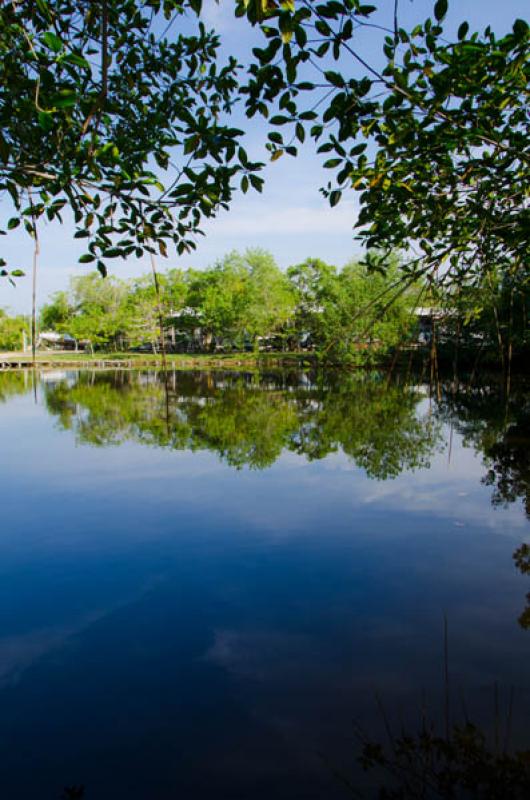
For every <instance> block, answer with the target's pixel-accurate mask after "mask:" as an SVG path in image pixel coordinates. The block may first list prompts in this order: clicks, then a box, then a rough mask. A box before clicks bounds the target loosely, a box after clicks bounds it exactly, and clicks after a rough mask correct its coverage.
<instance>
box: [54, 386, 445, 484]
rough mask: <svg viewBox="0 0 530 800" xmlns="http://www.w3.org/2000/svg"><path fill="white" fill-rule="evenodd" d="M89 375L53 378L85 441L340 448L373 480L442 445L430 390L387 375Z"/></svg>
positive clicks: (238, 461)
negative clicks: (427, 395)
mask: <svg viewBox="0 0 530 800" xmlns="http://www.w3.org/2000/svg"><path fill="white" fill-rule="evenodd" d="M168 393H169V397H168V401H169V402H168V404H167V405H166V391H165V385H164V381H163V378H162V376H161V375H159V374H156V373H152V374H146V373H144V374H135V373H127V372H121V373H115V374H111V373H99V374H97V373H95V374H91V375H89V374H81V375H80V376H79V377H77V378H75V379H74V380H62V381H59V382H57V383H55V384H54V383H51V382H47V383H46V384H45V385H44V398H45V402H46V406H47V408H48V410H49V411H50V413H52V414H53V415H54V416H56V417H57V420H58V423H59V425H60V426H61V427H62V428H63V429H65V430H73V431H74V432H75V435H76V438H77V441H78V442H80V443H83V444H92V445H97V446H105V445H117V444H120V443H123V442H125V441H135V442H141V443H143V444H146V445H151V446H161V447H168V448H173V449H179V450H183V449H188V450H202V449H206V450H210V451H213V452H215V453H217V455H218V456H219V457H220V458H221V459H222V460H223V461H224V462H226V463H227V464H229V465H230V466H231V467H236V468H238V469H239V468H241V467H244V466H247V467H250V468H251V469H264V468H266V467H270V466H271V465H272V464H274V462H275V461H276V460H277V459H278V457H279V456H280V454H281V453H282V452H283V451H284V450H287V451H291V452H294V453H297V454H299V455H303V456H305V457H306V458H307V459H309V460H314V459H323V458H325V457H326V456H328V455H329V454H330V453H335V452H337V451H339V450H341V451H342V452H343V453H345V454H346V455H347V456H349V457H350V458H352V459H353V460H354V461H355V463H356V464H357V465H358V466H360V467H362V468H363V469H364V470H365V471H366V473H367V475H369V476H370V477H373V478H378V479H386V478H391V477H395V476H396V475H399V473H400V472H402V471H403V470H408V469H415V468H419V467H426V466H428V465H429V458H430V456H432V454H433V453H434V452H435V451H436V448H437V446H438V445H439V444H440V423H439V422H438V420H437V419H436V417H435V416H434V415H432V414H431V413H430V411H429V410H425V411H424V412H423V413H419V414H418V412H417V406H418V403H419V401H420V400H421V399H422V397H424V392H423V391H422V390H421V389H418V388H417V387H411V386H402V385H396V384H391V385H389V384H388V382H387V381H386V380H385V379H384V377H383V376H380V375H366V374H359V375H357V376H347V377H344V376H341V377H340V378H339V377H338V376H334V377H333V378H330V377H328V378H327V379H326V381H323V380H321V381H318V380H316V379H311V378H310V377H308V376H307V375H296V374H294V375H281V374H279V375H268V376H264V375H233V374H229V373H227V374H219V373H217V374H212V373H210V374H201V373H177V372H174V373H172V374H171V375H170V376H169V381H168Z"/></svg>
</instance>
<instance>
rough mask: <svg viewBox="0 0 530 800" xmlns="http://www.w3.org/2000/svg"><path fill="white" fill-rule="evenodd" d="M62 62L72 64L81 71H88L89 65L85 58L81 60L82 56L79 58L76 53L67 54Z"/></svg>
mask: <svg viewBox="0 0 530 800" xmlns="http://www.w3.org/2000/svg"><path fill="white" fill-rule="evenodd" d="M63 61H66V62H67V63H68V64H73V65H74V66H75V67H81V69H87V70H89V69H90V64H89V63H88V61H87V60H86V58H83V56H80V55H79V54H78V53H68V55H66V56H65V57H64V59H63Z"/></svg>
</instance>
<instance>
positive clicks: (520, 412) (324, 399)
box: [0, 371, 530, 799]
mask: <svg viewBox="0 0 530 800" xmlns="http://www.w3.org/2000/svg"><path fill="white" fill-rule="evenodd" d="M166 386H167V390H168V392H169V398H168V400H169V403H168V406H169V415H167V414H166ZM30 390H31V382H30V381H28V380H27V379H26V378H25V376H22V375H21V374H16V373H15V374H11V375H1V376H0V402H2V401H7V400H8V399H9V398H10V397H11V396H13V395H15V394H17V393H23V392H26V391H30ZM427 394H428V393H427V392H426V391H425V389H424V388H422V387H421V386H419V385H418V384H415V383H413V382H412V383H410V382H403V381H400V379H399V377H398V378H396V379H394V380H392V381H389V380H388V378H387V376H385V375H383V374H380V373H366V372H358V373H353V374H346V375H345V374H339V373H335V374H332V375H328V376H325V377H324V376H319V375H317V374H314V375H309V374H303V375H301V374H298V373H286V372H282V373H280V372H278V373H270V374H269V373H267V374H263V373H262V374H250V373H248V374H234V373H222V372H218V373H200V372H171V373H170V374H169V376H168V380H167V381H164V380H163V379H162V376H161V375H160V373H156V372H127V371H118V372H99V373H89V372H81V373H71V374H69V375H65V376H64V378H63V379H59V378H57V379H54V378H53V376H50V377H49V378H48V379H47V380H46V381H45V382H44V383H43V385H42V397H43V399H44V402H45V403H46V407H47V409H48V411H49V412H50V413H51V414H52V415H53V416H54V417H55V419H56V421H57V424H58V425H59V426H60V427H61V428H63V429H65V430H71V431H72V432H73V433H74V434H75V436H76V439H77V441H78V442H80V443H83V444H88V445H92V446H97V447H105V446H117V445H120V444H122V443H124V442H127V441H134V442H138V443H141V444H145V445H146V446H150V447H162V448H167V449H174V450H185V449H190V450H196V451H197V450H208V451H211V452H213V453H215V454H217V456H218V457H219V458H220V459H221V460H222V461H223V462H225V463H226V464H227V465H229V466H231V467H234V468H236V469H242V468H244V467H247V468H251V469H265V468H268V467H270V466H272V465H273V464H274V463H275V461H276V460H277V459H278V458H279V457H280V455H281V454H282V452H291V453H295V454H297V455H299V456H301V457H303V458H305V459H307V460H316V459H323V458H325V457H326V456H327V455H329V454H331V453H338V452H341V453H343V454H345V455H346V456H348V457H349V458H350V459H351V460H352V461H353V462H354V463H355V464H356V465H357V466H358V467H360V468H362V469H364V470H365V471H366V473H367V475H368V476H370V477H371V478H374V479H381V480H384V479H389V478H395V477H397V476H398V475H399V474H400V473H401V472H402V471H404V470H413V469H418V468H423V467H426V466H428V464H429V459H430V458H432V456H433V455H434V454H435V453H436V452H437V451H439V450H440V449H441V448H442V447H443V446H444V444H445V443H444V442H443V437H442V426H443V425H444V424H446V425H449V426H450V427H451V428H452V430H455V431H457V432H458V433H459V434H461V435H462V437H463V440H464V443H465V444H466V445H468V446H470V447H472V448H473V449H474V450H475V451H477V452H478V453H480V454H482V458H483V462H484V471H485V474H484V477H483V482H484V484H485V485H487V486H489V487H491V489H492V495H491V501H492V503H493V505H505V504H508V503H514V502H520V501H522V503H523V506H524V508H525V511H526V514H527V516H528V517H529V519H530V436H529V434H530V391H529V386H528V385H527V384H525V383H524V382H519V383H516V384H514V385H513V388H512V391H511V393H510V396H509V397H506V396H505V395H504V394H503V391H502V383H501V382H500V381H499V380H497V379H496V378H483V379H482V381H480V382H477V383H474V384H473V385H472V386H465V385H464V384H461V385H460V386H459V387H457V388H456V389H455V386H454V385H453V384H452V383H451V382H447V383H442V385H441V387H440V393H439V395H438V394H437V397H436V398H433V399H432V401H429V400H428V396H427ZM514 559H515V564H516V566H517V568H518V569H519V570H520V571H521V572H523V573H524V574H530V546H529V545H527V544H523V545H521V547H519V548H518V549H517V550H516V552H515V554H514ZM519 622H520V624H521V626H522V627H525V628H527V627H530V594H529V595H528V606H527V608H526V610H525V611H524V612H523V614H522V615H521V617H520V619H519ZM506 726H507V729H508V727H509V721H507V723H506ZM500 738H501V746H500V747H497V746H494V747H490V746H488V744H487V742H486V741H485V739H484V737H483V735H482V733H481V732H480V731H479V730H478V729H477V728H475V727H473V725H471V724H470V723H469V721H467V720H466V719H464V720H463V722H462V724H461V725H460V726H456V727H454V728H452V729H451V730H449V731H446V732H445V733H444V734H443V735H439V734H437V733H436V731H435V730H434V728H433V727H431V726H429V725H427V724H426V723H425V721H424V720H422V722H421V724H420V726H419V732H415V733H413V734H412V735H407V734H404V733H400V734H399V735H397V736H395V737H392V738H391V740H390V743H389V745H388V746H387V747H383V746H382V745H381V744H379V743H373V742H370V741H364V742H363V755H362V764H363V765H364V767H365V768H366V769H368V770H369V771H372V770H375V771H377V770H381V771H382V775H381V781H380V784H381V785H384V786H385V788H384V789H381V793H380V794H379V796H380V797H386V798H409V797H411V798H414V797H417V798H423V799H424V798H430V797H451V798H456V797H477V798H478V797H480V798H499V799H500V798H506V797H513V798H517V797H521V798H522V797H528V796H530V777H529V763H530V756H529V754H519V755H517V754H516V755H509V754H508V751H507V748H506V747H505V744H508V739H509V737H508V733H507V732H506V735H504V734H503V735H502V736H501V737H500ZM71 791H74V792H75V791H77V792H78V791H80V790H78V789H72V790H71ZM66 796H69V797H74V796H77V797H80V796H82V794H69V795H66Z"/></svg>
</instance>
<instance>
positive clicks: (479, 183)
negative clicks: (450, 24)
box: [238, 0, 530, 284]
mask: <svg viewBox="0 0 530 800" xmlns="http://www.w3.org/2000/svg"><path fill="white" fill-rule="evenodd" d="M447 7H448V4H447V0H437V2H436V3H435V4H434V16H433V18H429V19H427V20H426V21H425V23H424V24H420V25H417V26H416V27H415V28H414V30H412V31H407V30H405V29H403V28H402V27H400V25H399V4H398V3H395V4H392V10H391V11H390V14H389V16H390V15H391V16H390V19H389V22H388V27H387V28H386V29H385V28H384V26H383V27H382V28H381V27H380V28H379V29H380V30H382V34H381V35H382V37H383V36H384V34H385V33H386V36H384V40H383V41H382V42H381V45H382V47H381V49H382V53H381V57H382V58H380V57H379V56H378V58H377V59H376V61H375V62H374V63H368V62H367V61H366V59H365V58H364V57H363V55H362V54H361V51H360V49H359V46H358V41H359V36H360V34H361V32H362V30H363V28H364V27H366V26H367V27H371V25H372V17H373V16H374V14H375V12H376V11H377V7H376V6H375V5H363V4H362V3H361V2H360V0H347V2H346V1H343V2H341V1H340V0H339V2H336V1H335V0H330V2H323V3H321V4H318V5H317V4H314V3H311V2H309V0H290V2H281V3H276V2H271V3H269V2H266V3H263V2H261V0H255V1H254V2H247V1H246V0H239V3H238V13H240V14H242V15H243V14H246V15H247V16H248V18H249V19H250V21H251V22H252V23H253V24H257V25H260V26H261V29H262V31H263V34H264V36H265V39H266V46H264V47H263V48H256V49H255V50H254V55H255V58H256V61H255V63H254V64H252V65H251V67H250V79H249V82H248V85H247V86H246V87H245V92H246V94H247V111H248V114H249V115H250V116H253V115H255V114H261V115H263V116H264V117H269V112H270V110H271V107H275V109H276V110H277V112H278V113H274V114H273V116H272V117H271V118H270V123H271V125H272V126H273V127H274V128H287V129H288V133H287V135H286V134H284V133H282V132H281V131H280V130H273V131H271V133H270V134H269V140H270V144H269V148H270V151H271V154H272V158H273V159H276V158H279V157H280V156H281V155H283V154H284V153H288V154H291V155H296V152H297V150H296V144H295V140H296V139H297V140H298V141H299V142H303V141H304V139H305V138H306V136H307V135H308V134H309V135H310V136H311V137H312V138H313V139H314V140H315V142H318V143H319V152H321V153H323V154H325V158H326V159H327V160H326V161H325V164H324V166H326V167H327V168H329V169H330V170H332V171H333V172H334V174H335V181H334V182H330V183H329V184H328V185H327V187H325V188H324V193H325V194H326V195H327V196H328V197H329V199H330V202H331V204H332V205H334V204H335V203H337V202H338V201H339V200H340V198H341V195H342V193H343V192H344V191H345V190H348V189H354V190H356V191H359V192H360V201H361V212H360V215H359V219H358V222H357V227H358V228H359V237H360V239H361V240H362V241H363V242H364V243H365V244H366V245H367V247H369V248H377V249H379V250H381V251H382V252H391V251H392V250H393V249H395V248H398V249H400V250H404V251H406V252H407V253H408V256H409V258H408V263H409V269H410V271H411V273H412V274H418V273H426V272H428V273H429V274H431V276H432V277H433V279H434V278H435V277H440V276H441V275H442V273H441V272H438V271H439V270H440V268H441V267H442V266H443V265H445V266H444V269H443V271H442V272H443V275H444V280H445V281H446V282H447V281H448V280H449V279H451V280H453V281H456V282H458V283H459V284H462V283H463V282H469V281H470V280H474V279H476V278H477V277H484V275H486V274H487V273H488V272H489V271H490V270H492V269H501V271H502V272H503V273H504V272H511V273H515V274H516V275H517V280H518V282H519V283H522V282H523V281H525V280H528V266H529V231H530V218H529V210H528V191H529V190H528V187H529V185H530V170H529V163H530V145H529V142H530V127H529V126H530V122H529V117H528V114H527V101H528V80H529V75H530V63H529V59H528V44H529V41H530V33H529V28H528V25H527V24H526V23H525V22H524V21H522V20H517V21H516V22H515V23H514V25H513V30H512V31H511V32H510V33H509V34H508V35H506V36H504V37H502V38H497V37H496V36H495V34H494V33H493V32H492V30H491V29H490V28H488V29H486V31H485V32H484V34H483V35H479V34H477V33H471V32H470V30H469V25H468V23H467V22H465V21H463V22H462V24H461V25H460V27H459V30H458V39H457V41H448V40H447V38H446V34H445V32H444V29H443V19H444V17H445V15H446V13H447ZM376 20H377V22H378V23H379V22H380V20H379V19H378V18H376ZM378 27H379V26H378Z"/></svg>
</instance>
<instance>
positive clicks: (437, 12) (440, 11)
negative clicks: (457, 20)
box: [434, 0, 448, 22]
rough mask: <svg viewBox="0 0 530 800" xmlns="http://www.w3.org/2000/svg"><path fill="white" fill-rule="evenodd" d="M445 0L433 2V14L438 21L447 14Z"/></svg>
mask: <svg viewBox="0 0 530 800" xmlns="http://www.w3.org/2000/svg"><path fill="white" fill-rule="evenodd" d="M447 5H448V4H447V0H436V3H435V4H434V16H435V17H436V19H437V20H438V22H440V20H442V19H443V18H444V17H445V15H446V14H447Z"/></svg>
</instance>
